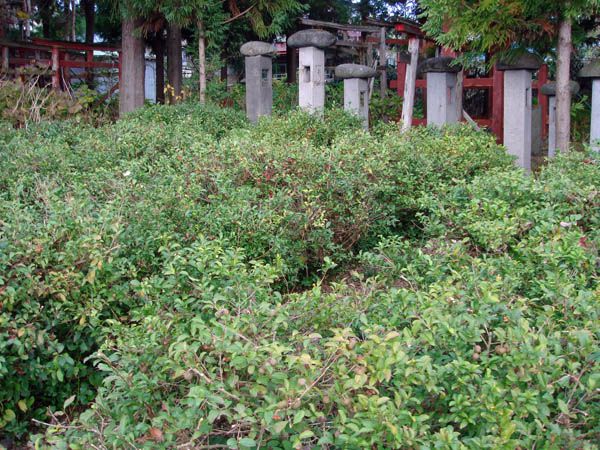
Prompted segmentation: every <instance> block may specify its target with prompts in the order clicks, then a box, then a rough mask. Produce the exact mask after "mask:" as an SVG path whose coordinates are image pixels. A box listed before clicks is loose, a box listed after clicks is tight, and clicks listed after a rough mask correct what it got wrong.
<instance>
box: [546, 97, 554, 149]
mask: <svg viewBox="0 0 600 450" xmlns="http://www.w3.org/2000/svg"><path fill="white" fill-rule="evenodd" d="M555 155H556V96H555V95H553V96H551V97H548V158H554V156H555Z"/></svg>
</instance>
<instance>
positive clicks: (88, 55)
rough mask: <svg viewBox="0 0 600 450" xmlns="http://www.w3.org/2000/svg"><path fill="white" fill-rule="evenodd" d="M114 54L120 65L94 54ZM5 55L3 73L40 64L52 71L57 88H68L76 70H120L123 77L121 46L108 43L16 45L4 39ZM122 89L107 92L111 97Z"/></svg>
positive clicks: (46, 41)
mask: <svg viewBox="0 0 600 450" xmlns="http://www.w3.org/2000/svg"><path fill="white" fill-rule="evenodd" d="M95 51H96V52H114V53H117V54H118V62H108V61H97V60H94V52H95ZM0 53H1V55H2V72H3V73H10V72H11V71H13V70H14V69H17V68H18V67H23V66H28V65H31V64H38V65H42V66H47V67H48V68H49V69H50V75H51V78H52V88H53V89H67V88H68V86H69V85H70V80H71V73H70V70H71V69H74V68H81V69H86V71H88V70H93V69H117V70H118V75H119V80H120V78H121V50H120V48H118V47H114V46H110V45H104V44H84V43H81V42H69V41H58V40H50V39H42V38H33V39H32V40H31V41H30V42H13V41H7V40H0ZM118 88H119V83H116V84H115V85H114V86H112V87H111V88H110V89H109V91H108V92H107V96H110V95H111V94H112V93H113V92H115V91H116V90H117V89H118Z"/></svg>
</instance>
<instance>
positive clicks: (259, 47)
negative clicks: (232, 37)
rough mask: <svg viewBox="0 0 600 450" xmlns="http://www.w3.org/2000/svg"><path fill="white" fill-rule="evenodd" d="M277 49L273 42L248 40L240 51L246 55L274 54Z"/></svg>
mask: <svg viewBox="0 0 600 450" xmlns="http://www.w3.org/2000/svg"><path fill="white" fill-rule="evenodd" d="M276 51H277V50H276V49H275V46H274V45H273V44H271V43H269V42H262V41H250V42H246V43H245V44H243V45H242V46H241V47H240V53H241V54H242V55H244V56H273V55H274V54H275V53H276Z"/></svg>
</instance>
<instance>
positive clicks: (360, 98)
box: [335, 64, 377, 129]
mask: <svg viewBox="0 0 600 450" xmlns="http://www.w3.org/2000/svg"><path fill="white" fill-rule="evenodd" d="M375 75H377V71H376V70H375V69H373V68H371V67H369V66H363V65H361V64H341V65H339V66H337V67H336V68H335V76H336V77H337V78H341V79H343V80H344V109H345V110H346V111H350V112H351V113H353V114H356V115H357V116H358V117H360V118H361V119H362V122H363V127H364V128H365V129H367V128H369V81H368V79H369V78H373V77H374V76H375Z"/></svg>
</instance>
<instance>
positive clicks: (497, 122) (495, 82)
mask: <svg viewBox="0 0 600 450" xmlns="http://www.w3.org/2000/svg"><path fill="white" fill-rule="evenodd" d="M493 71H494V72H493V75H492V88H491V89H492V133H494V134H495V135H496V140H497V141H498V143H500V144H502V142H503V141H504V138H503V135H504V72H502V71H501V70H496V68H494V69H493Z"/></svg>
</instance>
